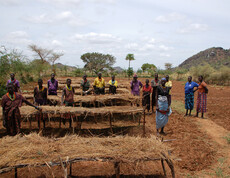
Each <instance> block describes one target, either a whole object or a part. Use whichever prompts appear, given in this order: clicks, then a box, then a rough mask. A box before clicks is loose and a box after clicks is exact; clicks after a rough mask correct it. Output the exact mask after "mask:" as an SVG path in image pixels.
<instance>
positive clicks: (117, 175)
mask: <svg viewBox="0 0 230 178" xmlns="http://www.w3.org/2000/svg"><path fill="white" fill-rule="evenodd" d="M114 169H115V174H116V178H120V162H115V163H114Z"/></svg>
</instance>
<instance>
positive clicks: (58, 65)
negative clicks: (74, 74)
mask: <svg viewBox="0 0 230 178" xmlns="http://www.w3.org/2000/svg"><path fill="white" fill-rule="evenodd" d="M55 66H56V67H57V68H59V69H64V68H65V67H66V68H67V70H68V71H73V70H75V69H77V68H76V67H74V66H69V65H64V64H62V63H56V64H55Z"/></svg>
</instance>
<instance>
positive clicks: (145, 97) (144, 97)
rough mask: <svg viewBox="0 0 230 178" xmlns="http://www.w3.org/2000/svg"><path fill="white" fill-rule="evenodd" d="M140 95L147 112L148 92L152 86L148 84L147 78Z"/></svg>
mask: <svg viewBox="0 0 230 178" xmlns="http://www.w3.org/2000/svg"><path fill="white" fill-rule="evenodd" d="M142 91H143V95H142V106H146V109H147V110H148V113H149V111H150V94H151V92H152V87H151V86H150V85H149V79H146V81H145V85H144V86H143V90H142Z"/></svg>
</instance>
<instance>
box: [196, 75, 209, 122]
mask: <svg viewBox="0 0 230 178" xmlns="http://www.w3.org/2000/svg"><path fill="white" fill-rule="evenodd" d="M198 80H199V86H198V96H197V105H196V117H198V114H199V112H201V118H204V113H205V112H206V107H207V93H208V88H207V84H206V83H205V82H204V81H203V76H202V75H201V76H199V78H198Z"/></svg>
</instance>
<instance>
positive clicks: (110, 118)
mask: <svg viewBox="0 0 230 178" xmlns="http://www.w3.org/2000/svg"><path fill="white" fill-rule="evenodd" d="M109 125H110V131H111V133H112V134H113V126H112V115H111V113H110V114H109Z"/></svg>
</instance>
